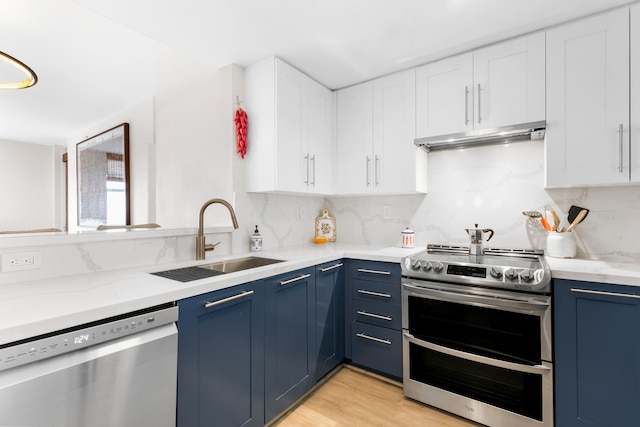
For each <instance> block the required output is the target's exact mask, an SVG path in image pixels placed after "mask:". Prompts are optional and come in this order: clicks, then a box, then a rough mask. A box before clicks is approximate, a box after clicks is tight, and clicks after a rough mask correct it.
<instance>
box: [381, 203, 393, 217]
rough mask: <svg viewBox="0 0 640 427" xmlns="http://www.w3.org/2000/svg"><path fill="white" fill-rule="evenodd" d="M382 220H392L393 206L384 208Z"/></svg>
mask: <svg viewBox="0 0 640 427" xmlns="http://www.w3.org/2000/svg"><path fill="white" fill-rule="evenodd" d="M382 219H391V206H384V207H383V208H382Z"/></svg>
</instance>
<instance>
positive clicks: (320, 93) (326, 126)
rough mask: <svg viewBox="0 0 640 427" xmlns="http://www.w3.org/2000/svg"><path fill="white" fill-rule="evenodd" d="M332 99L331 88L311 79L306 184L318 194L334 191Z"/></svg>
mask: <svg viewBox="0 0 640 427" xmlns="http://www.w3.org/2000/svg"><path fill="white" fill-rule="evenodd" d="M331 104H332V97H331V91H329V89H327V88H325V87H323V86H321V85H320V84H318V83H316V82H314V81H312V80H310V79H309V80H308V81H307V84H306V86H305V91H304V117H303V119H304V120H303V122H304V129H305V141H304V144H303V145H304V147H305V150H306V156H307V158H306V165H305V167H306V174H305V177H304V178H305V182H306V185H307V191H309V192H310V193H316V194H330V193H331V192H332V187H333V185H332V184H333V180H332V174H331V171H332V165H333V164H334V163H335V162H334V161H333V159H332V158H331V155H332V142H331V141H332V136H331V116H332V107H331Z"/></svg>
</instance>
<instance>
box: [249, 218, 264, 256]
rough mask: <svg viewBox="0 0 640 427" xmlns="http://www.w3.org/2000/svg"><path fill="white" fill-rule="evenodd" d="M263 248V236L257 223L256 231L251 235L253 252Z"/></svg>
mask: <svg viewBox="0 0 640 427" xmlns="http://www.w3.org/2000/svg"><path fill="white" fill-rule="evenodd" d="M261 250H262V236H261V235H260V232H259V231H258V226H257V225H256V231H254V232H253V234H252V235H251V252H258V251H261Z"/></svg>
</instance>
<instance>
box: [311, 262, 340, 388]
mask: <svg viewBox="0 0 640 427" xmlns="http://www.w3.org/2000/svg"><path fill="white" fill-rule="evenodd" d="M344 270H345V268H344V263H343V262H342V261H334V262H330V263H327V264H322V265H318V266H316V354H317V359H316V381H318V380H319V379H320V378H322V377H324V376H325V375H326V374H327V373H329V372H330V371H331V370H332V369H333V368H335V367H336V366H338V365H339V364H340V363H341V362H342V360H343V359H344V330H345V328H344V301H345V291H344Z"/></svg>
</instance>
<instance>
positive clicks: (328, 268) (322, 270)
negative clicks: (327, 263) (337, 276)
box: [320, 263, 344, 273]
mask: <svg viewBox="0 0 640 427" xmlns="http://www.w3.org/2000/svg"><path fill="white" fill-rule="evenodd" d="M343 265H344V264H343V263H340V264H335V265H332V266H331V267H326V268H321V269H320V271H321V272H323V273H324V272H325V271H330V270H335V269H336V268H340V267H342V266H343Z"/></svg>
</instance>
